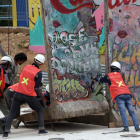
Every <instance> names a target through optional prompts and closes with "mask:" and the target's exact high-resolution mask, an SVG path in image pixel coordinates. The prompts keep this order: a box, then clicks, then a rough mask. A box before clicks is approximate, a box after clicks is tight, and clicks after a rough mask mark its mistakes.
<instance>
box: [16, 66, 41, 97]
mask: <svg viewBox="0 0 140 140" xmlns="http://www.w3.org/2000/svg"><path fill="white" fill-rule="evenodd" d="M38 72H40V70H39V69H38V68H37V67H35V66H33V65H27V66H25V68H24V69H23V71H22V72H21V74H20V79H19V84H18V86H17V88H16V90H15V91H16V92H18V93H21V94H25V95H28V96H37V95H36V92H35V89H34V88H35V76H36V74H37V73H38Z"/></svg>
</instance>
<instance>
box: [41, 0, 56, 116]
mask: <svg viewBox="0 0 140 140" xmlns="http://www.w3.org/2000/svg"><path fill="white" fill-rule="evenodd" d="M40 2H41V10H42V22H43V31H44V43H45V50H46V59H47V71H48V78H49V89H50V101H51V106H50V108H51V109H50V111H51V115H53V116H56V115H57V113H56V112H57V109H56V96H55V94H54V90H53V75H52V65H51V51H50V44H49V41H48V33H47V28H46V27H47V23H46V22H45V8H44V7H45V2H44V0H40Z"/></svg>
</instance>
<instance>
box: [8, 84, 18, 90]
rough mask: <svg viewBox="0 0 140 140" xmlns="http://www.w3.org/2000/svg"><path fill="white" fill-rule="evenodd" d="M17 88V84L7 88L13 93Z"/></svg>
mask: <svg viewBox="0 0 140 140" xmlns="http://www.w3.org/2000/svg"><path fill="white" fill-rule="evenodd" d="M17 87H18V84H14V85H12V86H9V87H8V88H10V89H12V90H13V91H15V90H16V88H17Z"/></svg>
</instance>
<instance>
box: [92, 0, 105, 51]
mask: <svg viewBox="0 0 140 140" xmlns="http://www.w3.org/2000/svg"><path fill="white" fill-rule="evenodd" d="M94 15H95V21H96V30H97V36H98V41H99V42H98V46H99V48H100V50H99V52H100V54H104V53H105V26H104V2H102V3H101V4H100V5H99V7H98V8H97V9H96V10H95V12H94Z"/></svg>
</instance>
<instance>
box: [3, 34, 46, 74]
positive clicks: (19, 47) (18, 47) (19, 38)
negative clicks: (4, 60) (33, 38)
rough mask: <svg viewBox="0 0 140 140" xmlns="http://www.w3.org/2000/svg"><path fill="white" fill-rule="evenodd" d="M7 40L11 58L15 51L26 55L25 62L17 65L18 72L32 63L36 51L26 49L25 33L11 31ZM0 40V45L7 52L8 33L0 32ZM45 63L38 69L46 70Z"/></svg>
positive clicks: (27, 38) (27, 44)
mask: <svg viewBox="0 0 140 140" xmlns="http://www.w3.org/2000/svg"><path fill="white" fill-rule="evenodd" d="M9 40H10V41H9V52H10V55H11V56H12V57H13V58H14V56H15V55H16V54H17V53H20V52H24V53H26V55H27V57H28V60H27V62H26V63H24V64H23V65H21V66H19V70H18V73H20V72H21V71H22V69H23V68H24V67H25V66H26V65H28V64H32V62H33V60H34V57H35V56H36V53H34V52H32V51H31V50H29V49H28V46H29V35H26V34H23V33H18V34H14V33H11V34H10V35H9ZM0 41H1V45H2V47H3V49H4V50H5V51H6V52H7V53H8V34H5V33H0ZM44 56H45V55H44ZM0 58H1V56H0ZM46 65H47V64H46V63H44V65H42V66H41V67H40V69H41V70H42V71H46V70H47V66H46Z"/></svg>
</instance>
